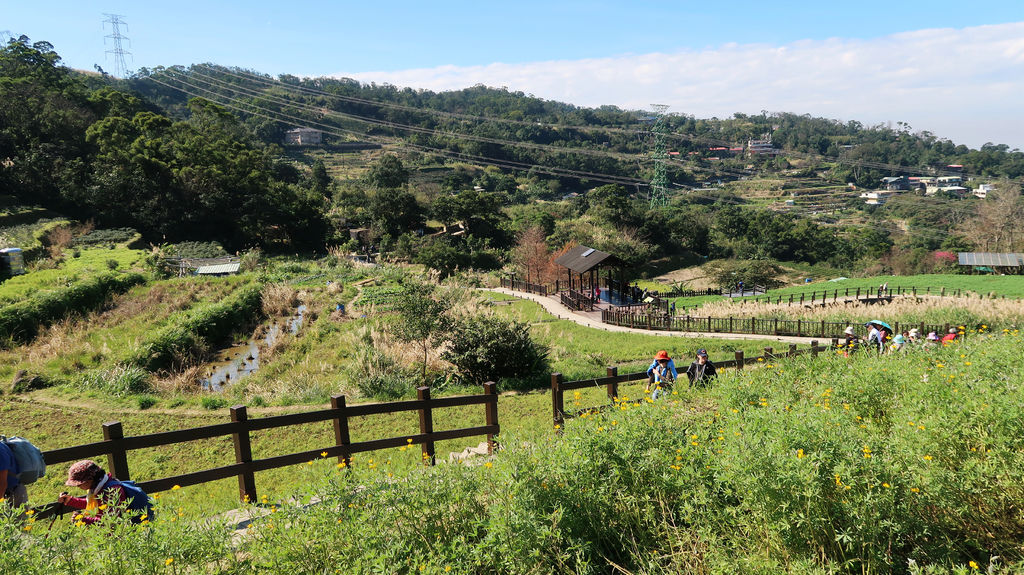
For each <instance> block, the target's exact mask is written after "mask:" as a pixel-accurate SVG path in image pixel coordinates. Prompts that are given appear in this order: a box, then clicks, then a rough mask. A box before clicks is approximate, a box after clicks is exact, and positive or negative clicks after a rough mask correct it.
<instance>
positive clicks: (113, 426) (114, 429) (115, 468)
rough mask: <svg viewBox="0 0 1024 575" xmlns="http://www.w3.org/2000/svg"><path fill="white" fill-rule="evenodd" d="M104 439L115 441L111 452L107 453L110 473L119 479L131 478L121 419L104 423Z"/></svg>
mask: <svg viewBox="0 0 1024 575" xmlns="http://www.w3.org/2000/svg"><path fill="white" fill-rule="evenodd" d="M103 439H104V440H106V441H111V442H113V445H111V446H110V453H108V454H107V467H108V468H109V469H110V474H111V475H113V476H114V477H116V478H118V479H131V475H129V473H128V453H127V452H126V451H125V449H124V447H123V445H122V444H121V440H122V439H124V430H123V429H122V427H121V422H120V421H108V422H107V423H104V424H103Z"/></svg>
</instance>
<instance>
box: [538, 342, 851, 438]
mask: <svg viewBox="0 0 1024 575" xmlns="http://www.w3.org/2000/svg"><path fill="white" fill-rule="evenodd" d="M838 345H839V340H838V339H833V340H832V347H836V346H838ZM828 349H830V348H829V346H819V345H818V342H817V341H812V342H811V345H810V346H809V347H807V348H804V349H797V345H796V344H795V343H791V344H789V350H788V351H786V352H785V353H784V354H782V355H778V354H776V353H775V351H774V350H773V349H772V348H770V347H766V348H764V355H762V356H759V357H744V356H743V351H742V350H741V351H737V352H736V353H735V357H734V358H733V359H726V360H723V361H715V362H713V363H714V364H715V367H716V368H719V369H722V368H736V369H743V366H745V365H747V364H751V363H757V362H758V361H770V360H773V359H776V358H778V357H795V356H798V355H802V354H806V353H809V354H811V355H812V356H817V355H818V353H819V352H821V351H826V350H828ZM676 367H677V369H678V367H679V366H676ZM684 369H685V368H684ZM680 377H682V374H680ZM646 379H647V372H646V371H638V372H635V373H626V374H621V375H620V374H619V368H617V367H609V368H608V370H607V375H605V377H597V378H594V379H581V380H578V381H563V380H562V374H560V373H552V374H551V418H552V421H553V423H554V426H555V429H561V427H562V426H563V425H564V424H565V418H566V417H575V416H576V415H578V414H580V413H584V412H592V411H600V410H603V409H608V408H609V407H610V406H613V405H615V400H616V398H618V397H619V384H620V383H628V382H632V381H641V380H646ZM593 387H604V388H605V389H606V391H607V394H608V403H606V404H603V405H600V406H596V407H587V408H582V409H579V410H577V411H574V412H569V413H567V412H566V411H565V392H566V391H574V390H577V389H589V388H593ZM641 401H642V400H641Z"/></svg>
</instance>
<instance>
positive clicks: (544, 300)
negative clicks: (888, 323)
mask: <svg viewBox="0 0 1024 575" xmlns="http://www.w3.org/2000/svg"><path fill="white" fill-rule="evenodd" d="M481 289H482V290H483V291H492V292H495V293H500V294H505V295H510V296H515V297H518V298H522V299H528V300H530V301H533V302H537V303H539V304H540V305H541V306H542V307H543V308H544V309H545V310H547V312H548V313H550V314H551V315H553V316H556V317H557V318H558V319H567V320H569V321H574V322H576V323H578V324H580V325H582V326H585V327H592V328H594V329H602V330H604V331H620V332H629V333H641V334H645V335H660V336H663V337H687V338H695V337H705V338H715V339H749V340H762V341H779V342H784V343H802V344H806V345H810V343H811V342H812V341H818V342H819V343H820V344H827V341H826V340H822V339H821V338H819V337H795V336H784V335H758V334H750V333H717V332H711V333H704V332H700V331H662V330H649V329H639V328H632V327H624V326H620V325H611V324H607V323H603V322H602V321H601V316H600V314H599V313H596V312H591V313H589V314H588V313H584V312H576V311H572V310H570V309H569V308H567V307H565V306H564V305H562V302H560V301H557V300H555V299H552V298H550V297H546V296H542V295H537V294H532V293H529V292H523V291H515V290H510V289H507V288H481Z"/></svg>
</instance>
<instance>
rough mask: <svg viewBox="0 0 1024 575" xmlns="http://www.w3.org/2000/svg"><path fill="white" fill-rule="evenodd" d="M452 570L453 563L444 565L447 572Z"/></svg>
mask: <svg viewBox="0 0 1024 575" xmlns="http://www.w3.org/2000/svg"><path fill="white" fill-rule="evenodd" d="M451 570H452V566H451V565H445V566H444V572H445V573H447V572H449V571H451Z"/></svg>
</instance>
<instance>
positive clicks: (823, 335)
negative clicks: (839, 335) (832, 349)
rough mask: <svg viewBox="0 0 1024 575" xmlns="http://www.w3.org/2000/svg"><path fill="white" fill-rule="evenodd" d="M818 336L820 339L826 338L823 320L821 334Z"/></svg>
mask: <svg viewBox="0 0 1024 575" xmlns="http://www.w3.org/2000/svg"><path fill="white" fill-rule="evenodd" d="M818 335H819V336H821V337H826V336H825V320H821V332H820V333H818Z"/></svg>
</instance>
